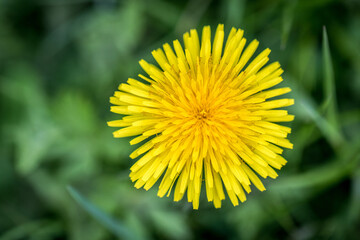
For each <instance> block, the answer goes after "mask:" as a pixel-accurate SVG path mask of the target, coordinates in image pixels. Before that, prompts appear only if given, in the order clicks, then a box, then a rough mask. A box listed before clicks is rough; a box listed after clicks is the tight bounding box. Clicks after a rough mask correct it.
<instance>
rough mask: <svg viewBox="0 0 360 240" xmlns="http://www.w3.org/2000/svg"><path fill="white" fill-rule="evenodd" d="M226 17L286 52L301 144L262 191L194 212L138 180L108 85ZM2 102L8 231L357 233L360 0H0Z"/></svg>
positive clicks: (40, 235)
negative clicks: (117, 131) (113, 124)
mask: <svg viewBox="0 0 360 240" xmlns="http://www.w3.org/2000/svg"><path fill="white" fill-rule="evenodd" d="M218 23H224V24H225V29H226V32H229V31H230V28H231V27H232V26H234V27H239V28H242V29H244V30H245V37H246V38H247V39H249V40H251V39H254V38H256V39H258V40H259V41H260V47H259V51H260V50H262V49H264V48H266V47H270V49H271V50H272V53H271V55H270V61H280V63H281V64H282V66H283V68H284V70H285V73H284V75H283V76H284V79H285V81H284V83H283V84H284V85H286V86H290V87H291V88H292V89H293V91H292V93H290V94H289V95H288V96H291V97H293V98H295V105H294V106H293V107H291V108H289V111H290V112H291V113H293V114H295V115H296V118H295V121H294V122H293V123H291V124H289V126H291V127H292V128H293V133H292V134H291V135H290V140H291V141H292V142H293V143H294V149H293V150H286V151H285V153H284V155H285V157H286V159H287V160H288V164H287V165H286V166H285V167H284V168H283V169H282V170H281V171H280V172H279V174H280V176H279V177H278V179H276V180H264V182H265V186H266V188H267V191H265V192H263V193H260V192H259V191H257V190H254V191H253V193H251V194H250V195H249V196H248V200H247V201H246V202H245V203H243V204H241V205H240V206H238V207H235V208H234V207H233V206H232V205H231V203H230V201H229V199H226V200H225V202H224V203H223V207H222V208H221V209H214V208H213V205H212V204H211V203H208V202H207V200H206V197H205V195H204V194H202V197H201V200H200V210H198V211H193V210H192V207H191V205H190V204H189V203H187V202H186V199H183V201H181V202H178V203H174V202H172V199H171V198H163V199H160V198H158V197H157V196H156V187H154V188H153V189H151V190H149V192H146V191H145V190H136V189H135V188H134V187H133V184H132V183H131V182H130V180H129V178H128V174H129V167H130V166H131V165H132V163H133V162H134V161H133V160H131V159H130V158H129V157H128V155H129V153H130V152H131V151H132V149H133V147H130V146H129V143H128V141H129V139H114V138H113V137H112V134H111V132H112V130H113V129H110V128H109V127H107V126H106V121H109V120H114V119H116V118H117V117H118V116H116V114H111V113H110V112H109V107H110V104H109V102H108V98H109V96H111V95H112V94H113V91H114V90H115V89H116V88H117V86H118V84H120V83H121V82H124V81H126V80H127V78H128V77H136V75H137V74H138V73H143V71H142V70H141V69H140V67H139V65H138V61H139V60H140V59H141V58H144V59H146V60H148V61H150V62H154V60H152V58H151V55H150V53H151V50H153V49H155V48H158V47H161V45H162V44H163V43H165V42H169V41H170V42H171V41H172V40H174V39H176V38H179V39H182V34H183V33H184V32H185V31H188V30H189V29H190V28H197V29H198V30H200V29H201V28H202V26H204V25H210V26H212V29H213V33H214V28H215V27H216V26H217V24H218ZM324 26H325V27H326V29H325V28H324ZM259 51H258V52H259ZM0 101H1V105H0V114H1V118H0V122H1V133H0V156H1V160H0V240H17V239H32V240H37V239H71V240H84V239H86V240H97V239H115V238H120V239H359V238H360V165H359V164H360V1H359V0H344V1H332V0H301V1H300V0H299V1H295V0H293V1H286V0H274V1H265V0H260V1H244V0H239V1H237V0H224V1H220V0H218V1H215V0H213V1H210V0H190V1H165V0H155V1H146V0H133V1H130V0H92V1H91V0H33V1H20V0H0ZM68 185H71V186H72V187H73V188H68V189H67V186H68ZM110 216H111V217H110Z"/></svg>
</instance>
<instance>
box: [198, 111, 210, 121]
mask: <svg viewBox="0 0 360 240" xmlns="http://www.w3.org/2000/svg"><path fill="white" fill-rule="evenodd" d="M196 118H197V119H199V120H205V119H207V118H209V112H208V111H207V110H205V109H202V110H200V111H198V112H197V114H196Z"/></svg>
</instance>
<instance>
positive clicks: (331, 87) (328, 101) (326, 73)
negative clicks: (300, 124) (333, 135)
mask: <svg viewBox="0 0 360 240" xmlns="http://www.w3.org/2000/svg"><path fill="white" fill-rule="evenodd" d="M322 47H323V49H322V51H323V83H324V86H323V90H324V97H325V98H324V105H323V106H324V109H326V110H325V116H326V119H327V120H328V121H329V123H330V124H331V125H332V126H333V127H334V128H335V129H336V130H338V132H340V131H339V120H338V115H337V106H336V105H337V104H336V93H335V87H336V86H335V77H334V69H333V65H332V60H331V55H330V48H329V40H328V36H327V32H326V27H325V26H324V28H323V44H322Z"/></svg>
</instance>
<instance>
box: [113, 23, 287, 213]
mask: <svg viewBox="0 0 360 240" xmlns="http://www.w3.org/2000/svg"><path fill="white" fill-rule="evenodd" d="M243 34H244V31H243V30H241V29H235V28H232V29H231V31H230V33H229V35H228V36H227V39H226V42H225V39H224V35H225V33H224V26H223V25H222V24H220V25H218V27H217V29H216V32H215V36H214V40H213V42H211V31H210V27H209V26H205V27H204V28H203V30H202V34H201V38H200V37H199V35H198V33H197V31H196V30H190V32H187V33H185V34H184V35H183V40H184V48H183V46H182V45H181V44H180V42H179V41H178V40H175V41H173V47H171V46H170V45H169V44H168V43H165V44H164V45H163V49H157V50H154V51H153V52H152V55H153V57H154V59H155V60H156V62H157V64H158V66H155V65H152V64H150V63H148V62H146V61H145V60H141V61H140V65H141V67H142V68H143V69H144V71H145V72H146V73H147V75H148V76H144V75H142V74H140V75H139V77H140V78H141V79H142V80H141V81H139V80H135V79H132V78H129V79H128V80H127V83H122V84H120V86H119V89H118V91H115V94H114V96H113V97H111V98H110V102H111V103H112V104H113V106H111V111H112V112H114V113H117V114H120V115H123V116H122V117H121V119H120V120H115V121H110V122H108V125H109V126H111V127H119V128H120V129H118V130H116V131H115V132H114V133H113V134H114V137H116V138H122V137H130V136H134V138H133V139H132V140H131V141H130V144H131V145H133V144H139V143H140V142H141V146H140V147H139V148H137V149H136V150H135V151H134V152H133V153H132V154H131V155H130V157H131V158H132V159H135V158H137V159H138V160H137V161H136V162H135V164H134V165H133V166H132V167H131V168H130V170H131V173H130V178H131V180H132V181H133V182H135V187H136V188H140V187H144V188H145V189H146V190H148V189H150V188H151V187H152V186H153V185H154V184H155V183H156V182H157V181H158V180H159V179H161V180H160V185H159V190H158V196H160V197H163V196H164V195H166V194H167V195H168V196H169V195H170V193H171V192H172V189H174V201H179V200H181V199H182V198H183V197H184V195H185V194H186V195H187V200H188V201H189V202H192V205H193V208H194V209H198V207H199V199H200V193H201V188H202V187H203V185H204V186H205V191H206V197H207V200H208V201H212V202H213V204H214V206H215V207H216V208H220V207H221V201H222V200H223V199H225V193H226V194H227V195H228V196H229V198H230V200H231V202H232V204H233V205H234V206H236V205H238V203H239V200H240V201H241V202H244V201H245V200H246V194H245V192H246V193H250V192H251V186H252V185H255V187H256V188H258V189H259V190H260V191H263V190H265V187H264V185H263V184H262V182H261V180H260V179H259V176H261V177H262V178H267V177H270V178H276V177H277V176H278V175H277V173H276V172H275V170H274V169H281V167H282V166H284V165H285V164H286V160H285V159H284V158H283V157H282V156H281V154H282V152H283V150H282V147H283V148H292V147H293V145H292V144H291V143H290V142H289V140H287V135H288V134H289V133H290V132H291V129H290V128H289V127H285V126H281V125H279V124H277V123H278V122H288V121H292V120H293V119H294V116H293V115H289V114H288V112H287V111H286V110H282V109H278V108H282V107H286V106H290V105H292V104H294V100H293V99H287V98H283V99H279V98H276V99H275V100H273V99H271V98H273V97H277V96H280V95H283V94H285V93H288V92H290V88H288V87H284V88H273V87H274V86H276V85H277V84H279V83H280V82H282V81H283V79H282V77H281V74H282V72H283V70H282V69H281V68H280V64H279V63H278V62H274V63H271V64H268V65H267V66H265V64H266V63H267V62H268V61H269V58H268V55H269V54H270V49H265V50H264V51H262V52H261V53H260V54H258V55H257V56H255V57H253V55H254V53H255V51H256V49H257V47H258V44H259V42H258V41H257V40H253V41H252V42H251V43H249V44H248V45H247V44H246V39H245V38H244V37H243ZM224 42H225V44H224ZM251 58H252V61H250V62H249V60H250V59H251ZM269 99H270V100H269Z"/></svg>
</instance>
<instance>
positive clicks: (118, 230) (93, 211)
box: [67, 186, 136, 239]
mask: <svg viewBox="0 0 360 240" xmlns="http://www.w3.org/2000/svg"><path fill="white" fill-rule="evenodd" d="M67 190H68V192H69V193H70V195H71V197H72V198H73V199H74V200H75V201H76V202H77V203H78V204H79V205H80V206H81V207H82V208H83V209H84V210H85V211H86V212H88V213H89V214H90V215H91V216H92V217H93V218H95V219H96V220H97V221H98V222H99V223H101V224H102V225H103V226H104V227H106V228H107V229H108V230H109V231H110V232H112V233H113V234H114V235H116V236H117V237H119V238H121V239H136V237H135V236H134V234H133V233H132V232H130V231H129V230H128V228H127V227H126V226H124V225H123V224H122V223H120V222H118V221H116V220H115V219H113V218H111V217H110V216H108V215H107V214H105V213H104V212H103V211H101V210H100V209H99V208H97V207H96V206H95V205H93V204H92V203H91V202H89V201H88V200H87V199H86V198H85V197H83V196H82V195H81V194H80V193H79V192H78V191H76V190H75V189H74V188H73V187H71V186H68V187H67Z"/></svg>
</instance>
